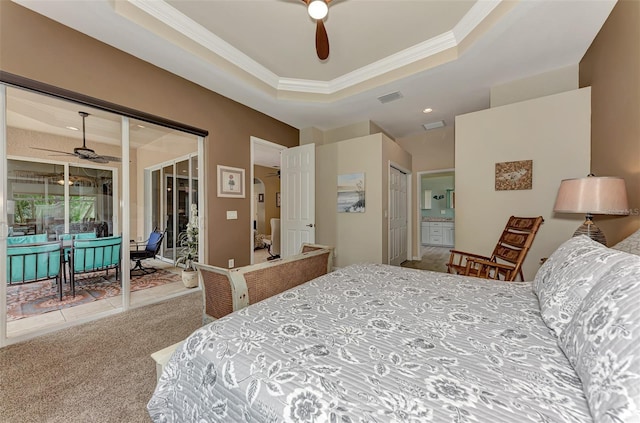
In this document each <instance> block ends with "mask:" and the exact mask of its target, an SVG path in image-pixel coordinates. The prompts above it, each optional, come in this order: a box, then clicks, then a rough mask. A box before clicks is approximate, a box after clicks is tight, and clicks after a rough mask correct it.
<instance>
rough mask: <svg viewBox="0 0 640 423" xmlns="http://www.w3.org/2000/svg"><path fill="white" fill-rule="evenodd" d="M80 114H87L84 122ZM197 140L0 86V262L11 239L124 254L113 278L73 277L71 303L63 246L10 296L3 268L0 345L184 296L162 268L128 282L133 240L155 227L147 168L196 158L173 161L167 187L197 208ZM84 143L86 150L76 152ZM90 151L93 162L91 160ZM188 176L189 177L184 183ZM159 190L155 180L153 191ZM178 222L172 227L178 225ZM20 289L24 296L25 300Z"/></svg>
mask: <svg viewBox="0 0 640 423" xmlns="http://www.w3.org/2000/svg"><path fill="white" fill-rule="evenodd" d="M79 111H80V112H82V113H80V112H79ZM79 114H80V116H83V114H86V116H83V118H82V119H81V118H79V117H78V115H79ZM84 118H86V126H85V125H84V123H85V122H84ZM78 120H80V123H78ZM185 140H187V141H185ZM203 142H204V138H203V137H202V136H197V135H194V134H191V133H186V132H183V131H179V130H177V129H168V128H166V127H164V126H160V125H155V124H152V123H150V122H146V121H145V122H143V121H139V120H136V119H133V118H127V117H124V116H121V115H119V114H117V113H114V112H113V111H111V110H105V109H101V108H95V107H91V106H87V105H84V104H79V103H76V102H74V101H73V100H69V99H67V98H64V99H62V98H58V97H55V96H48V95H42V94H40V93H37V92H34V91H31V90H29V89H23V88H17V87H7V86H6V85H3V84H0V163H2V165H0V169H3V171H2V172H3V173H4V175H0V198H7V201H6V207H5V201H3V202H0V256H2V257H6V255H7V250H8V248H9V246H8V244H9V241H11V244H12V245H14V244H16V243H19V241H20V240H19V239H11V240H9V239H8V238H9V237H12V238H14V237H16V238H17V237H30V236H35V237H37V238H33V242H34V243H40V244H47V243H57V244H60V243H62V242H65V241H67V240H70V239H72V238H70V237H74V238H76V237H77V239H80V235H82V238H83V239H85V242H92V241H91V240H92V239H94V238H105V239H99V240H97V241H96V242H97V243H101V242H105V241H110V240H106V238H118V239H119V241H118V243H117V244H115V245H118V247H119V248H120V249H121V251H122V254H121V255H120V259H119V263H118V267H119V270H120V272H118V273H116V272H115V271H109V272H105V271H96V272H92V271H89V272H80V271H76V270H73V271H74V275H75V276H76V277H75V278H74V280H75V282H74V286H75V296H74V295H73V294H72V292H71V290H70V285H69V278H70V277H69V275H70V272H71V270H72V269H71V267H70V266H69V264H68V263H69V262H67V261H63V260H62V258H63V257H65V256H64V255H63V253H64V252H66V250H63V249H62V248H61V249H60V250H59V251H60V252H61V253H60V257H61V260H60V266H59V269H60V270H56V272H58V273H57V275H56V274H52V275H51V278H48V279H43V280H41V279H34V278H31V279H26V278H21V279H20V280H19V282H20V283H14V284H12V286H11V287H10V288H11V290H9V289H8V283H7V279H8V277H7V269H8V266H7V264H6V262H5V261H4V260H2V261H0V282H1V283H0V347H2V346H4V345H7V344H11V343H15V342H19V341H22V340H25V339H29V338H31V337H34V336H38V335H40V334H44V333H47V332H50V331H53V330H57V329H60V328H63V327H68V326H72V325H75V324H77V323H79V322H84V321H90V320H94V319H98V318H101V317H104V316H107V315H111V314H115V313H119V312H122V311H125V310H127V309H128V308H130V307H136V306H139V305H144V304H149V303H153V302H157V301H159V300H161V299H166V298H170V297H172V296H177V295H182V294H183V293H187V292H188V291H187V290H186V288H184V286H183V284H182V281H181V278H180V275H179V274H175V275H174V274H166V275H165V274H163V275H162V277H158V276H160V275H161V273H162V272H161V271H160V270H158V273H153V274H152V275H149V276H147V275H144V276H140V277H139V278H138V281H137V282H136V281H133V279H134V278H132V277H131V275H130V273H129V269H130V261H129V254H128V251H129V247H130V246H131V244H130V243H129V240H135V241H142V240H144V239H146V236H148V229H145V228H147V224H149V225H150V224H151V223H150V222H151V221H152V219H151V216H149V217H147V215H146V214H145V213H144V212H143V204H145V201H144V199H145V197H144V195H145V192H146V185H145V186H144V187H143V181H144V184H147V183H148V184H149V185H151V184H152V183H153V181H151V180H149V181H147V179H146V178H145V175H144V169H146V168H147V167H149V166H152V164H153V163H157V162H160V161H166V160H169V159H170V158H171V157H176V156H184V155H185V154H187V153H191V152H194V153H193V154H191V155H187V156H184V157H185V160H187V159H188V160H187V161H184V160H183V161H182V162H181V161H180V160H178V159H176V163H175V164H174V168H173V175H172V183H173V187H172V188H174V187H175V188H176V189H177V190H178V191H185V197H184V198H182V197H181V196H180V195H179V194H176V195H177V198H176V200H174V204H180V203H184V202H186V198H188V199H193V200H194V201H197V194H196V193H197V190H198V180H197V178H196V177H195V175H197V174H198V172H196V171H197V170H198V164H197V163H198V162H197V157H198V155H201V154H202V151H203ZM84 143H86V148H84V149H81V148H79V146H82V145H84ZM83 152H84V153H83ZM87 152H89V153H91V154H95V156H91V157H88V156H87V154H89V153H87ZM124 163H128V164H129V165H123V164H124ZM187 165H188V167H187ZM200 167H202V166H200ZM184 170H187V173H186V174H187V175H190V176H187V177H184V176H182V173H183V171H184ZM193 170H195V171H193ZM200 172H202V170H200ZM202 179H203V178H202V176H201V177H200V180H202ZM162 183H163V182H162V181H161V179H160V178H158V184H157V185H161V184H162ZM200 185H201V186H200V188H202V184H200ZM187 187H188V188H189V191H186V189H187ZM183 200H184V201H183ZM178 214H179V213H174V216H175V217H174V216H172V219H173V220H176V219H177V220H178V221H179V218H178ZM156 217H157V219H161V218H162V215H160V214H159V215H158V216H156ZM174 227H176V228H178V224H176V225H174ZM9 228H10V229H9ZM145 232H147V233H146V234H145ZM203 233H204V231H203ZM200 239H201V241H200V245H205V243H204V242H203V241H202V235H200ZM123 240H124V241H123ZM12 248H13V247H12ZM15 251H16V249H14V250H13V252H14V253H15ZM68 251H71V250H70V249H69V250H68ZM110 270H111V269H110ZM64 275H66V277H67V281H66V282H65V281H64V279H63V276H64ZM56 278H58V279H57V280H58V282H59V283H58V284H56ZM150 279H153V280H150ZM60 280H62V282H60ZM12 282H18V280H16V281H13V280H12ZM60 286H61V287H62V291H63V292H62V297H63V298H62V300H60V299H59V297H58V296H57V295H56V296H55V300H53V301H48V300H47V298H45V296H44V295H43V293H46V292H48V290H49V289H50V288H51V287H54V288H55V291H57V290H58V287H60ZM18 291H20V292H18ZM25 291H28V292H29V294H30V295H22V293H23V292H25ZM14 294H15V295H14ZM14 299H16V300H15V301H14Z"/></svg>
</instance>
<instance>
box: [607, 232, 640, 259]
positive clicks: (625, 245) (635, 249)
mask: <svg viewBox="0 0 640 423" xmlns="http://www.w3.org/2000/svg"><path fill="white" fill-rule="evenodd" d="M611 248H613V249H614V250H620V251H625V252H627V253H629V254H635V255H637V256H640V229H638V230H637V231H635V232H634V233H632V234H631V235H629V236H628V237H626V238H625V239H623V240H622V241H620V242H618V243H617V244H616V245H614V246H613V247H611Z"/></svg>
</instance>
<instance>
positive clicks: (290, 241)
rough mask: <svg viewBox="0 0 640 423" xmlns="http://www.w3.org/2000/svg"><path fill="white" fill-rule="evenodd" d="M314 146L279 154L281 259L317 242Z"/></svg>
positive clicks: (288, 150) (295, 148)
mask: <svg viewBox="0 0 640 423" xmlns="http://www.w3.org/2000/svg"><path fill="white" fill-rule="evenodd" d="M315 153H316V146H315V144H306V145H301V146H300V147H293V148H289V149H287V150H283V151H282V156H281V159H280V186H281V188H280V189H281V190H282V194H281V199H280V201H281V209H280V256H282V257H288V256H291V255H294V254H298V253H299V252H300V246H301V245H302V244H303V243H314V242H315V240H316V229H315V224H316V222H315V213H316V203H315V198H316V178H315V176H316V154H315Z"/></svg>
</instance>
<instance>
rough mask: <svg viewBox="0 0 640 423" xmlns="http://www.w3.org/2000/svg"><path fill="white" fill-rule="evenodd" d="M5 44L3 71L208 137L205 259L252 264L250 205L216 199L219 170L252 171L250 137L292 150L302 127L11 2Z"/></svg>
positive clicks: (1, 8) (3, 10) (3, 19)
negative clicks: (231, 216)
mask: <svg viewBox="0 0 640 423" xmlns="http://www.w3.org/2000/svg"><path fill="white" fill-rule="evenodd" d="M0 43H1V44H0V67H1V69H2V70H3V71H6V72H10V73H13V74H16V75H20V76H23V77H26V78H30V79H33V80H36V81H40V82H44V83H46V84H50V85H54V86H57V87H61V88H64V89H68V90H71V91H75V92H78V93H82V94H84V95H88V96H91V97H95V98H99V99H102V100H105V101H109V102H112V103H116V104H120V105H122V106H126V107H129V108H132V109H137V110H141V111H144V112H146V113H150V114H153V115H156V116H160V117H163V118H166V119H171V120H174V121H178V122H182V123H184V124H187V125H191V126H195V127H198V128H202V129H205V130H207V131H209V136H208V137H207V139H206V141H205V157H204V162H205V163H204V167H205V172H207V173H206V182H207V189H206V196H207V200H208V204H209V206H208V210H207V211H206V213H205V216H204V219H205V222H206V225H207V235H208V239H209V240H210V242H209V244H208V260H207V261H208V262H209V263H211V264H214V265H218V266H223V267H226V264H227V260H228V259H230V258H234V259H235V262H236V265H237V266H242V265H246V264H249V263H250V248H249V244H250V240H251V227H252V225H251V207H250V204H251V203H250V201H251V199H250V198H249V196H248V195H247V196H246V197H245V198H244V199H229V198H217V197H216V182H217V181H216V174H215V169H216V165H217V164H223V165H227V166H233V167H239V168H243V169H245V170H248V169H249V166H251V163H250V137H251V136H255V137H258V138H262V139H268V140H273V141H274V142H276V143H279V144H281V145H285V146H287V147H292V146H296V145H298V140H299V133H298V130H297V129H295V128H293V127H291V126H289V125H286V124H283V123H282V122H279V121H276V120H275V119H272V118H270V117H268V116H266V115H264V114H262V113H259V112H256V111H255V110H252V109H250V108H249V107H246V106H243V105H241V104H239V103H237V102H234V101H232V100H229V99H228V98H225V97H223V96H221V95H219V94H216V93H214V92H211V91H208V90H206V89H203V88H202V87H201V86H199V85H196V84H193V83H191V82H188V81H186V80H184V79H182V78H180V77H178V76H176V75H173V74H171V73H169V72H167V71H164V70H161V69H159V68H157V67H155V66H153V65H151V64H149V63H147V62H144V61H142V60H140V59H137V58H135V57H133V56H130V55H128V54H126V53H124V52H121V51H119V50H116V49H114V48H113V47H110V46H108V45H106V44H103V43H101V42H98V41H96V40H95V39H93V38H90V37H87V36H85V35H83V34H81V33H79V32H76V31H74V30H72V29H70V28H67V27H65V26H63V25H60V24H58V23H56V22H54V21H52V20H49V19H47V18H45V17H42V16H40V15H38V14H36V13H34V12H31V11H29V10H27V9H25V8H23V7H21V6H19V5H17V4H15V3H13V2H10V1H1V2H0ZM248 173H249V172H247V174H248ZM247 179H248V178H247ZM250 182H251V181H246V182H245V191H246V192H247V193H248V192H250V190H249V188H250V185H249V183H250ZM134 200H135V198H134V199H132V201H134ZM227 210H237V211H238V220H226V211H227Z"/></svg>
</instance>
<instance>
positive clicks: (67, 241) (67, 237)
mask: <svg viewBox="0 0 640 423" xmlns="http://www.w3.org/2000/svg"><path fill="white" fill-rule="evenodd" d="M96 238H97V236H96V233H95V232H80V233H77V234H60V235H58V240H59V241H62V246H63V248H64V252H63V256H62V277H63V278H64V283H67V270H66V269H67V266H68V264H69V254H71V240H74V239H96ZM67 245H68V246H67ZM69 272H71V270H69ZM69 279H71V275H69Z"/></svg>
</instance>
